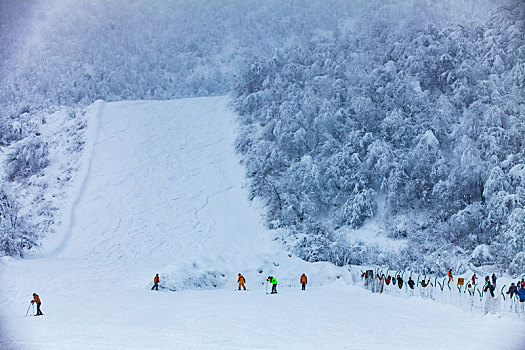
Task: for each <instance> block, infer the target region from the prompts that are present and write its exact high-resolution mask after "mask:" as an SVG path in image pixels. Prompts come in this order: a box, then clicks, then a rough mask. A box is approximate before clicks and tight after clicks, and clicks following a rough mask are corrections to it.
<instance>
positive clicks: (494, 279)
mask: <svg viewBox="0 0 525 350" xmlns="http://www.w3.org/2000/svg"><path fill="white" fill-rule="evenodd" d="M492 284H493V285H494V288H496V274H494V273H493V274H492Z"/></svg>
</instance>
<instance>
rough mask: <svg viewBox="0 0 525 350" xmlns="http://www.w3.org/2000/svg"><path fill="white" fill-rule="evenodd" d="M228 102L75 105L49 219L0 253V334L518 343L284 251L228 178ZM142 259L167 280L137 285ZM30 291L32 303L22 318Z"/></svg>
mask: <svg viewBox="0 0 525 350" xmlns="http://www.w3.org/2000/svg"><path fill="white" fill-rule="evenodd" d="M227 103H228V100H227V98H224V97H218V98H199V99H184V100H177V101H163V102H159V101H142V102H119V103H107V104H106V103H103V102H100V101H99V102H97V103H96V104H95V105H93V106H92V107H91V108H90V110H89V112H88V113H89V123H88V131H87V144H86V147H85V152H84V154H83V156H82V157H83V160H82V165H81V170H80V172H79V175H78V176H77V178H76V180H75V186H74V187H73V189H72V190H71V192H70V194H69V199H68V200H69V203H68V205H66V206H65V207H66V213H67V214H68V215H69V216H68V217H66V218H65V220H64V222H63V223H62V229H61V230H60V231H59V232H58V234H57V235H56V237H50V238H49V239H47V240H46V241H45V242H44V249H43V250H42V252H41V253H39V254H35V255H34V256H32V257H31V258H28V259H13V258H2V259H1V260H0V269H1V271H0V283H1V286H2V287H1V290H0V321H1V322H2V325H1V326H2V327H1V329H0V331H2V332H3V333H5V336H6V337H7V338H6V339H1V340H0V348H2V349H3V348H13V349H24V350H25V349H31V350H32V349H104V348H106V349H146V348H155V349H174V348H185V349H247V348H255V349H275V348H278V349H293V348H301V349H304V348H306V349H319V348H330V349H332V348H333V349H338V348H339V349H344V348H346V349H377V348H384V349H389V348H404V347H407V346H408V345H410V346H411V347H413V348H422V347H425V348H426V349H448V348H449V349H457V348H463V349H469V348H476V349H494V348H500V347H505V348H507V349H522V348H523V344H524V343H523V335H522V334H523V331H524V324H523V322H521V321H516V320H511V319H498V318H496V317H493V316H486V317H479V316H473V315H470V314H468V313H465V312H463V311H461V310H458V309H455V308H453V307H451V306H446V305H440V304H437V303H434V302H431V301H428V300H420V299H408V300H406V299H398V298H393V297H391V296H386V295H374V294H370V293H369V292H368V291H365V290H363V289H361V288H358V287H349V286H347V285H346V284H345V283H344V282H343V280H345V279H347V278H348V273H347V271H346V268H337V267H335V266H333V265H331V264H327V263H317V264H309V263H306V262H303V261H301V260H299V259H297V258H296V257H293V256H288V254H287V253H286V252H284V251H283V250H282V247H281V246H280V245H279V244H278V243H276V242H274V241H273V240H272V237H273V236H272V233H271V232H269V231H267V230H265V229H264V228H263V225H262V224H261V222H260V209H258V208H257V207H252V204H250V202H249V201H248V194H247V191H246V190H245V189H243V187H242V185H243V183H244V176H243V169H242V167H241V166H240V165H239V163H238V158H237V156H236V154H235V152H234V147H233V143H234V140H235V130H236V124H235V116H234V114H233V113H232V112H231V111H229V110H228V108H227ZM238 272H242V273H243V275H244V276H245V277H246V285H247V287H248V289H249V290H248V291H247V292H244V291H242V292H237V291H234V290H235V289H236V276H237V273H238ZM303 272H305V273H306V274H307V275H308V277H309V285H308V287H307V291H306V292H301V291H300V290H299V276H300V275H301V273H303ZM155 273H159V274H160V276H161V282H160V285H161V286H164V287H168V288H170V289H174V290H177V291H176V292H170V291H168V289H162V290H160V291H158V292H157V291H150V288H151V286H152V280H153V276H154V275H155ZM270 274H271V275H274V276H276V278H277V280H278V281H279V285H278V290H279V293H278V294H277V295H266V294H265V284H264V282H265V278H266V277H267V276H268V275H270ZM334 281H337V282H334ZM332 282H333V283H332ZM198 289H210V290H198ZM33 292H37V293H38V294H39V295H40V297H41V298H42V311H43V313H44V316H43V317H38V318H37V317H24V313H25V310H26V309H27V306H28V302H29V300H30V299H31V294H32V293H33Z"/></svg>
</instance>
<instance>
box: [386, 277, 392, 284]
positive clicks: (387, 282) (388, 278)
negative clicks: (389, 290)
mask: <svg viewBox="0 0 525 350" xmlns="http://www.w3.org/2000/svg"><path fill="white" fill-rule="evenodd" d="M390 281H392V276H390V275H388V277H387V278H386V280H385V282H386V285H387V286H388V285H389V284H390Z"/></svg>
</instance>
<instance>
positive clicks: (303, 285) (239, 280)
mask: <svg viewBox="0 0 525 350" xmlns="http://www.w3.org/2000/svg"><path fill="white" fill-rule="evenodd" d="M159 282H160V277H159V274H158V273H157V274H156V275H155V277H154V278H153V287H151V290H154V289H155V290H159ZM266 282H267V283H270V284H271V285H272V291H271V293H270V294H276V293H277V279H276V278H275V277H273V276H268V278H267V279H266ZM237 283H238V284H239V289H238V290H241V288H242V289H244V290H246V285H245V283H246V278H244V276H243V275H242V274H241V273H239V274H238V275H237ZM299 283H300V284H301V290H306V284H307V283H308V278H307V277H306V274H304V273H303V274H302V275H301V278H300V279H299Z"/></svg>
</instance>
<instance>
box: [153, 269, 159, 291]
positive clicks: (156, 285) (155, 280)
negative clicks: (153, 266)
mask: <svg viewBox="0 0 525 350" xmlns="http://www.w3.org/2000/svg"><path fill="white" fill-rule="evenodd" d="M159 282H160V278H159V274H158V273H157V274H156V275H155V277H153V287H151V290H153V289H155V290H159Z"/></svg>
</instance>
